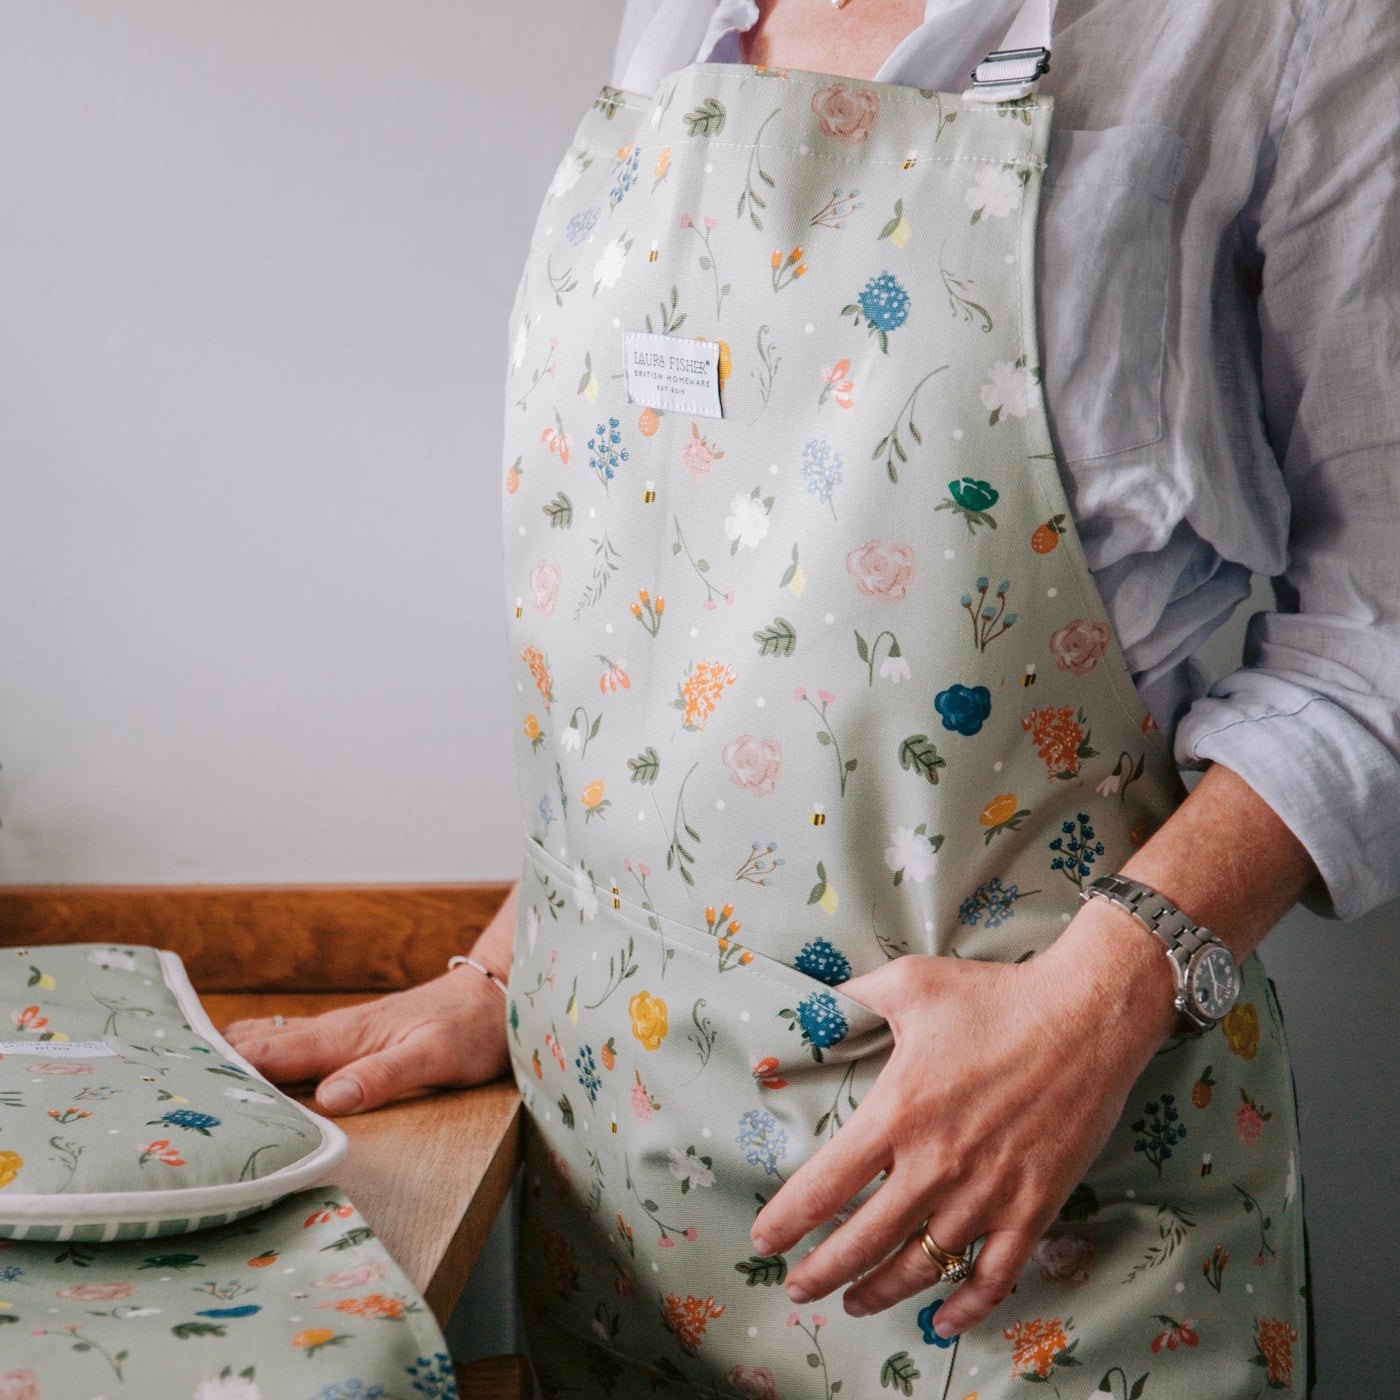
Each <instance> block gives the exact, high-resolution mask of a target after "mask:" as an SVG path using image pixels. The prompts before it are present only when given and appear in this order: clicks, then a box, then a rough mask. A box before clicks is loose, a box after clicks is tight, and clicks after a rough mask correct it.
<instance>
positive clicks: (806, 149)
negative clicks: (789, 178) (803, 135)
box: [797, 146, 811, 156]
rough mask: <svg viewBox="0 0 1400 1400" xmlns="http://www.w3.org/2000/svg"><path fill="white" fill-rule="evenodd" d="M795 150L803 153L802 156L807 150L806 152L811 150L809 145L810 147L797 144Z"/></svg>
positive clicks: (800, 153)
mask: <svg viewBox="0 0 1400 1400" xmlns="http://www.w3.org/2000/svg"><path fill="white" fill-rule="evenodd" d="M797 150H798V154H799V155H804V156H805V155H806V154H807V152H808V151H809V150H811V147H810V146H799V147H798V148H797Z"/></svg>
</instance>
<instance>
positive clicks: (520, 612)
mask: <svg viewBox="0 0 1400 1400" xmlns="http://www.w3.org/2000/svg"><path fill="white" fill-rule="evenodd" d="M515 615H516V617H517V618H520V617H524V616H525V600H524V599H523V598H517V599H516V600H515Z"/></svg>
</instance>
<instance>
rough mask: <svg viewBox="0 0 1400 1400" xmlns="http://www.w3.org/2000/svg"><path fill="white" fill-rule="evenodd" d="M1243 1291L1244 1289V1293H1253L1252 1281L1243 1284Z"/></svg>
mask: <svg viewBox="0 0 1400 1400" xmlns="http://www.w3.org/2000/svg"><path fill="white" fill-rule="evenodd" d="M1244 1291H1245V1292H1246V1293H1253V1292H1254V1285H1253V1284H1252V1283H1247V1284H1245V1286H1244Z"/></svg>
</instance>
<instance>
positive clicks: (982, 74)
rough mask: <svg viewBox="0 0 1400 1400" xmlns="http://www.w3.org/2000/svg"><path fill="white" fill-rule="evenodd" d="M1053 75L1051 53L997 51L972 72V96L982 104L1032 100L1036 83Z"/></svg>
mask: <svg viewBox="0 0 1400 1400" xmlns="http://www.w3.org/2000/svg"><path fill="white" fill-rule="evenodd" d="M1049 71H1050V50H1049V49H1048V48H1046V47H1045V46H1044V45H1038V46H1036V47H1035V48H1030V49H996V50H994V51H993V52H992V53H989V54H988V55H987V56H986V58H984V59H983V60H982V62H981V63H979V64H978V65H977V67H976V68H975V69H974V70H973V72H972V90H971V91H970V92H969V93H968V96H969V97H970V98H972V99H974V100H976V101H981V102H1014V101H1015V100H1016V99H1017V98H1021V97H1029V96H1030V94H1031V93H1032V92H1034V91H1035V85H1036V83H1037V82H1038V81H1039V80H1040V79H1041V78H1043V77H1044V76H1045V74H1047V73H1048V72H1049Z"/></svg>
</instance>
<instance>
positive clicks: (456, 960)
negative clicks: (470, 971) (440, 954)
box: [447, 953, 510, 997]
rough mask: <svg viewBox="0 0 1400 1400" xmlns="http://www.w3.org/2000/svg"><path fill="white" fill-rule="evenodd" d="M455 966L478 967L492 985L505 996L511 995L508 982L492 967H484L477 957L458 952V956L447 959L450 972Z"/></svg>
mask: <svg viewBox="0 0 1400 1400" xmlns="http://www.w3.org/2000/svg"><path fill="white" fill-rule="evenodd" d="M455 967H474V968H476V970H477V971H478V972H479V973H481V975H482V976H483V977H485V978H486V980H487V981H488V982H490V983H491V985H492V986H493V987H495V988H497V989H498V990H499V991H500V993H501V995H502V996H503V997H506V996H509V995H510V992H509V990H508V989H507V987H506V984H505V983H504V982H502V981H501V979H500V978H499V977H497V976H496V974H495V973H494V972H492V971H491V969H490V968H489V967H483V966H482V965H481V964H480V963H479V962H477V960H476V959H475V958H468V957H466V956H464V955H463V954H461V953H458V954H457V956H456V957H453V958H448V960H447V970H448V971H449V972H451V971H452V969H453V968H455Z"/></svg>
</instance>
